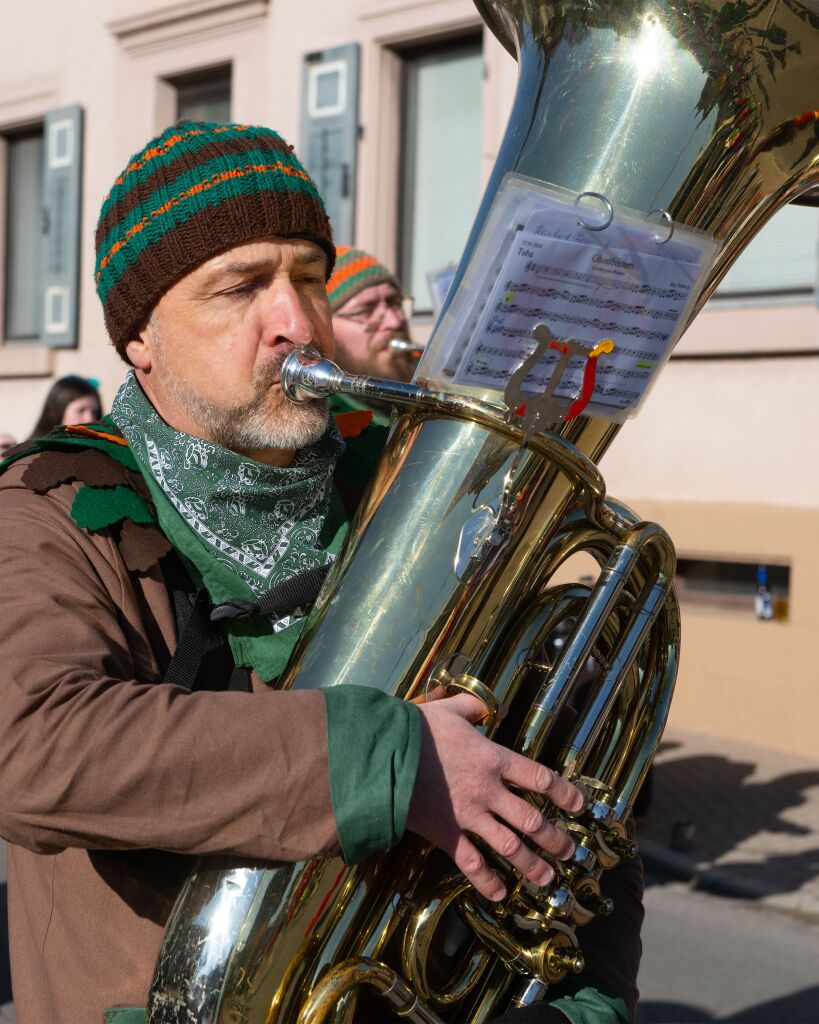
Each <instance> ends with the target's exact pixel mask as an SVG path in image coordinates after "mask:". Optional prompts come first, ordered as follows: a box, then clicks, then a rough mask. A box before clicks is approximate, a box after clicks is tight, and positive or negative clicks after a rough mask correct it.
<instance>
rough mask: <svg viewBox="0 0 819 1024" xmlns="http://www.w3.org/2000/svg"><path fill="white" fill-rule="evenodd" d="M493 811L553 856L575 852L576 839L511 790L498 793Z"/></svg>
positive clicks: (563, 857) (568, 854)
mask: <svg viewBox="0 0 819 1024" xmlns="http://www.w3.org/2000/svg"><path fill="white" fill-rule="evenodd" d="M492 811H493V813H494V814H496V815H497V816H498V817H499V818H502V819H503V820H504V821H505V822H507V823H508V824H509V825H511V826H512V828H514V829H517V831H519V832H522V833H523V834H524V835H527V836H528V837H529V838H530V839H531V840H532V841H533V842H534V843H536V844H537V845H538V846H539V847H540V848H541V850H544V851H545V852H546V853H550V854H551V855H552V856H553V857H557V858H558V859H559V860H566V859H567V858H568V857H571V855H572V853H574V841H573V840H572V838H571V836H569V835H568V833H566V832H564V831H563V829H560V828H558V827H557V826H556V825H553V824H552V823H551V822H549V821H547V820H546V818H545V817H544V816H543V815H542V814H541V813H540V811H539V810H538V809H537V807H532V805H531V804H529V803H527V802H526V801H525V800H522V799H521V798H520V797H519V796H516V795H515V794H514V793H510V792H509V790H507V789H502V790H501V791H500V792H499V793H498V795H497V797H496V798H495V799H494V800H493V802H492Z"/></svg>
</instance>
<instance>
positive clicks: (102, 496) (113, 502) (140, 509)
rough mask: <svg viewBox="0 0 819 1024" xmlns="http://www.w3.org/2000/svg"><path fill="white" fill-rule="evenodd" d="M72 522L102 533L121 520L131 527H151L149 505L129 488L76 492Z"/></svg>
mask: <svg viewBox="0 0 819 1024" xmlns="http://www.w3.org/2000/svg"><path fill="white" fill-rule="evenodd" d="M71 518H72V519H73V520H74V522H75V523H76V524H77V526H80V527H82V528H83V529H85V530H92V531H96V530H104V529H105V527H106V526H113V525H114V523H119V522H121V520H123V519H130V520H131V521H132V522H134V523H146V524H147V523H154V522H156V519H155V518H154V516H153V513H152V512H151V510H150V508H149V507H148V502H147V501H146V500H145V499H144V498H143V497H141V496H140V495H139V494H137V493H136V491H133V490H131V488H130V487H124V486H123V485H122V484H118V485H117V486H116V487H90V486H88V485H86V486H85V487H81V488H80V490H79V491H77V496H76V498H74V502H73V504H72V505H71Z"/></svg>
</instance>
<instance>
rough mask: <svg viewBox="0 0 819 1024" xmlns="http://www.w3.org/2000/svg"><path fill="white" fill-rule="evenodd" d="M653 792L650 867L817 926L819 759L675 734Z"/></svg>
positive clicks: (643, 847) (644, 833) (641, 825)
mask: <svg viewBox="0 0 819 1024" xmlns="http://www.w3.org/2000/svg"><path fill="white" fill-rule="evenodd" d="M652 786H653V789H652V797H651V803H650V806H649V809H648V812H647V813H646V814H645V815H644V816H643V817H642V818H640V819H638V838H639V843H640V852H641V854H642V856H643V860H644V861H645V863H646V866H647V867H652V868H654V869H655V870H659V871H661V872H663V873H665V874H670V875H672V876H674V877H677V878H683V879H691V880H693V881H694V882H695V884H696V885H697V887H699V888H702V889H707V890H710V891H712V892H718V893H721V894H722V895H727V896H734V897H737V898H740V899H748V900H760V901H763V902H764V903H765V904H766V905H769V906H771V907H776V908H779V909H781V910H785V911H789V912H792V913H798V914H801V915H803V916H805V917H809V918H812V919H816V920H819V758H817V759H816V760H807V759H805V758H799V757H793V756H791V755H789V754H786V753H782V752H779V751H776V750H771V749H768V748H765V747H759V746H752V745H750V744H743V743H735V742H733V741H725V740H722V739H720V738H719V737H714V736H707V735H704V734H700V733H690V732H682V731H680V730H673V729H670V730H667V732H666V735H665V737H664V739H663V742H662V744H661V746H660V750H659V752H658V754H657V757H656V759H655V761H654V769H653V780H652Z"/></svg>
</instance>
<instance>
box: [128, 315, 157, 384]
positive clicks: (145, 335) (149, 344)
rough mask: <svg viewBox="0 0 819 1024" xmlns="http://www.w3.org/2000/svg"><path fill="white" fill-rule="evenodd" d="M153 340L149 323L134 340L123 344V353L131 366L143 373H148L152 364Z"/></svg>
mask: <svg viewBox="0 0 819 1024" xmlns="http://www.w3.org/2000/svg"><path fill="white" fill-rule="evenodd" d="M153 340H154V339H153V329H152V327H151V323H150V321H149V322H148V323H147V324H146V325H145V327H144V328H143V329H142V330H141V331H140V332H139V334H138V335H137V337H136V338H134V339H133V340H132V341H129V342H126V344H125V353H126V355H127V356H128V359H129V361H130V363H131V365H132V366H135V367H136V368H137V369H138V370H143V371H144V372H145V373H147V372H148V371H150V369H151V366H152V364H153V358H152V354H151V353H152V350H153Z"/></svg>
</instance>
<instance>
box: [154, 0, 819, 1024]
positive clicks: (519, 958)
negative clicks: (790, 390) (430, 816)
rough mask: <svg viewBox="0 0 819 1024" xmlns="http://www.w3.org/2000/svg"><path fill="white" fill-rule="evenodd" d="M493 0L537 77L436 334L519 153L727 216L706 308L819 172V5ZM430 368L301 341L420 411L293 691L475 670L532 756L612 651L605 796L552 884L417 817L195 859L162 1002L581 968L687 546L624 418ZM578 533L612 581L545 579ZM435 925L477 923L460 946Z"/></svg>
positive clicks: (624, 848) (592, 732) (594, 732)
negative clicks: (479, 872) (491, 897)
mask: <svg viewBox="0 0 819 1024" xmlns="http://www.w3.org/2000/svg"><path fill="white" fill-rule="evenodd" d="M476 3H477V5H478V8H479V10H480V12H481V14H482V16H483V18H484V19H485V21H486V22H487V23H488V25H489V26H490V28H491V29H492V31H493V32H494V33H495V34H496V35H497V36H498V38H499V39H500V40H501V42H502V43H503V44H504V45H505V46H506V48H507V49H508V50H509V51H510V52H512V53H513V54H515V55H516V56H517V57H518V60H519V62H520V77H519V85H518V91H517V94H516V98H515V101H514V108H513V111H512V115H511V119H510V123H509V125H508V128H507V131H506V134H505V137H504V139H503V143H502V146H501V149H500V153H499V156H498V161H497V164H496V167H495V169H494V171H493V174H492V177H491V180H490V182H489V185H488V187H487V190H486V194H485V196H484V199H483V202H482V206H481V209H480V211H479V215H478V219H477V222H476V224H475V227H474V228H473V231H472V234H471V235H470V239H469V241H468V243H467V246H466V250H465V253H464V257H463V259H462V261H461V264H460V266H459V270H458V275H457V277H456V280H455V283H454V285H453V288H452V289H451V291H450V295H449V297H448V300H447V303H446V305H445V307H444V309H443V310H442V313H441V316H440V318H439V321H438V323H437V325H436V330H435V334H434V337H433V339H432V341H431V343H430V347H432V346H433V344H434V342H435V338H440V337H443V336H445V334H446V332H447V331H449V330H451V329H452V320H453V314H452V310H453V308H454V304H455V301H456V299H457V298H458V296H459V295H461V296H462V295H463V294H465V293H466V292H468V290H469V289H470V288H474V287H475V283H474V274H473V270H474V266H473V263H474V261H473V256H474V254H475V252H476V251H477V247H478V245H479V240H480V238H481V232H482V230H483V228H484V226H485V223H486V221H487V218H488V216H489V215H490V212H491V209H492V204H493V201H494V199H495V197H496V195H497V194H498V191H499V189H500V187H501V183H502V181H503V180H504V176H505V175H506V174H507V173H508V172H517V173H518V174H520V175H524V176H527V177H528V178H530V179H537V180H539V181H544V182H551V183H553V184H554V185H557V186H559V187H561V188H562V189H564V190H567V191H568V192H569V193H571V194H575V195H580V194H581V193H594V194H597V195H599V196H602V197H605V201H606V203H608V204H610V205H611V207H612V208H613V209H618V208H620V207H623V208H628V209H629V210H632V211H638V212H639V213H641V214H643V215H648V214H649V213H651V212H653V211H654V212H656V213H655V219H657V220H658V223H662V222H667V223H668V224H669V225H671V226H672V227H673V225H678V226H679V227H680V228H687V229H695V230H699V231H701V232H703V233H706V234H707V235H708V236H710V237H711V238H712V239H713V240H714V241H715V243H716V250H715V253H716V254H715V258H714V259H713V262H712V263H711V266H710V270H709V271H708V273H707V274H706V275H705V276H704V277H703V278H702V279H701V280H700V282H699V284H698V286H697V293H696V295H695V296H694V297H693V301H692V305H691V308H690V310H689V312H688V314H687V316H689V318H690V316H693V314H694V313H695V312H696V311H697V310H698V309H699V308H700V307H701V306H702V304H703V303H704V302H705V300H706V299H707V297H708V296H709V294H710V293H711V292H712V291H713V289H714V288H715V287H716V285H717V283H718V282H719V280H720V278H721V277H722V275H723V274H724V273H725V272H726V270H727V269H728V268H729V266H730V265H731V264H732V262H733V261H734V260H735V258H736V257H737V255H738V254H739V252H740V251H741V250H742V248H743V247H744V246H745V245H746V244H747V242H748V241H749V240H750V239H751V238H752V237H753V235H754V234H755V232H756V231H757V230H758V229H759V228H760V227H761V226H762V225H763V224H764V223H765V221H766V220H767V219H768V218H769V217H770V216H771V215H772V214H773V213H774V212H775V211H776V210H777V209H778V208H780V207H781V206H782V205H783V204H784V203H787V202H789V201H791V200H794V199H796V198H797V197H799V196H800V195H803V194H805V193H807V191H808V190H809V189H810V188H812V187H813V186H815V185H816V184H817V183H819V164H817V160H818V159H819V158H817V155H816V154H817V149H818V147H817V141H818V140H819V113H817V111H816V109H815V107H816V83H817V81H819V4H817V2H816V0H747V2H743V3H736V2H723V0H618V2H617V3H609V2H604V0H476ZM541 319H542V322H543V323H542V325H541V327H544V326H545V327H546V328H548V327H549V307H548V304H545V305H544V309H543V312H542V317H541ZM552 330H554V331H555V332H556V333H559V332H557V328H556V327H552ZM601 340H602V339H601ZM426 363H427V355H425V356H424V359H423V360H422V362H421V365H420V367H419V372H418V375H417V376H418V382H417V383H416V384H414V385H404V386H402V385H396V384H389V383H387V382H373V381H368V380H364V379H361V378H350V377H345V376H344V375H343V374H341V373H340V372H338V371H337V369H336V368H334V367H333V366H332V364H330V365H326V364H321V363H317V362H316V360H315V359H314V358H313V357H312V356H311V355H310V354H309V353H304V352H301V353H298V354H294V356H293V357H291V362H290V364H289V365H288V368H287V373H286V374H283V383H286V384H287V386H288V388H289V389H290V392H291V394H292V396H293V397H294V399H296V400H299V399H302V398H304V397H307V396H310V395H316V394H329V393H332V392H333V391H351V392H354V393H358V394H364V395H367V394H369V395H371V396H374V397H381V398H389V399H393V400H395V401H397V402H399V403H403V404H404V405H405V406H406V409H405V411H403V412H402V413H401V415H399V416H398V418H397V419H396V420H395V422H394V424H393V427H392V431H391V435H390V439H389V442H388V445H387V448H386V451H385V453H384V456H383V458H382V460H381V463H380V465H379V469H378V471H377V474H376V477H375V479H374V481H373V483H372V485H371V487H370V489H369V492H368V494H367V495H366V497H365V499H364V501H363V503H362V506H361V508H360V509H359V511H358V514H357V516H356V519H355V522H354V523H353V526H352V529H351V532H350V535H349V537H348V539H347V541H346V544H345V547H344V549H343V551H342V552H341V554H340V556H339V558H338V560H337V562H336V564H335V566H334V568H333V570H332V572H331V574H330V576H329V578H328V580H327V583H326V585H325V587H324V589H323V591H322V593H321V595H320V596H319V599H318V601H317V602H316V605H315V607H314V609H313V611H312V613H311V615H310V617H309V621H308V624H307V627H306V628H305V631H304V634H303V637H302V639H301V641H300V642H299V645H298V648H297V650H296V652H295V654H294V657H293V659H292V663H291V665H290V666H289V668H288V670H287V672H286V674H285V676H284V678H283V679H282V682H281V685H282V686H283V687H320V686H330V685H344V684H345V683H348V682H350V683H358V684H366V685H371V686H375V687H379V688H381V689H382V690H384V691H386V692H389V693H391V694H395V695H397V696H399V697H413V696H415V695H417V694H419V693H420V692H422V691H423V690H424V688H425V687H426V686H427V685H428V684H429V683H430V681H433V682H436V683H437V682H443V683H444V684H446V685H449V686H453V687H455V688H458V687H467V688H471V689H472V690H473V692H477V693H478V694H479V695H481V696H482V697H484V699H485V700H486V702H487V704H488V705H491V703H492V702H493V700H496V699H497V700H501V701H503V702H504V703H506V704H507V705H509V706H510V708H511V709H512V711H511V713H510V718H511V719H512V720H513V721H514V722H515V729H514V734H513V735H512V736H511V737H507V738H506V740H505V741H506V742H510V743H513V744H514V745H515V746H516V748H517V749H519V750H521V751H522V752H524V753H526V754H527V755H528V756H531V757H538V756H539V755H540V753H541V751H542V749H543V746H544V743H545V742H546V740H547V739H548V738H549V735H550V732H551V731H552V729H553V726H554V723H555V721H556V719H557V717H558V716H559V714H560V711H561V709H562V708H563V707H564V705H565V702H566V700H567V698H568V696H569V695H570V694H571V693H572V691H573V689H574V688H575V686H576V684H577V681H578V678H579V676H580V674H581V672H582V671H583V667H584V665H585V664H586V662H587V660H588V658H589V656H590V655H593V656H594V658H595V659H596V661H597V663H598V664H599V665H602V666H603V668H602V671H600V672H599V673H598V674H597V676H596V678H595V680H594V682H593V684H592V685H591V688H590V694H589V697H588V700H587V704H586V709H585V712H584V713H583V714H582V715H581V717H580V718H579V720H578V722H577V723H576V724H575V726H574V727H573V729H572V731H571V732H570V734H569V735H568V736H567V737H566V738H565V739H564V740H563V746H562V749H561V752H560V754H559V755H558V763H557V764H556V766H555V767H557V769H558V770H559V771H562V772H563V773H565V774H566V775H567V776H569V777H571V778H572V779H575V780H577V781H578V782H579V783H580V784H582V785H583V786H584V787H585V790H586V794H587V800H586V806H585V809H584V811H583V812H582V813H581V814H580V816H578V817H577V818H576V819H575V820H573V821H569V822H567V823H566V827H567V828H569V829H570V830H571V831H572V833H573V835H574V837H575V839H576V842H577V847H576V852H575V855H574V857H573V858H572V860H570V861H569V862H568V863H567V864H566V865H565V866H564V867H563V868H561V870H560V871H559V872H558V876H557V878H556V879H555V882H554V883H553V884H552V885H551V886H549V887H546V888H545V889H544V890H541V891H534V890H533V889H532V887H531V886H528V885H523V884H520V883H518V884H515V883H514V882H512V884H510V885H509V886H508V887H507V888H508V893H509V895H508V897H507V899H506V900H505V901H504V903H503V904H502V905H501V906H499V907H492V906H489V905H487V904H486V903H484V902H483V901H482V900H481V899H480V898H478V897H476V895H475V893H474V892H473V891H471V889H470V887H469V886H468V885H467V884H466V883H465V881H464V880H463V878H462V877H459V876H458V875H457V873H453V872H452V870H451V868H450V869H444V870H441V867H440V863H439V859H438V857H437V856H435V855H432V856H431V855H430V851H429V849H428V848H426V847H424V846H423V844H421V843H420V842H418V841H416V840H415V839H413V838H412V837H409V838H407V839H406V840H405V841H404V842H403V843H402V844H401V845H400V846H399V847H398V848H396V849H394V850H391V851H387V852H385V853H383V854H380V855H378V856H375V857H372V858H370V859H369V860H368V861H367V862H365V863H363V864H358V865H354V866H351V867H346V866H345V865H344V864H343V863H342V862H341V861H339V860H327V861H315V862H311V863H302V864H295V865H292V864H288V865H268V864H247V863H231V862H225V863H216V862H214V861H207V862H204V863H203V864H201V865H200V867H199V868H198V870H196V871H195V872H194V874H193V875H192V876H191V877H190V879H189V880H188V882H187V884H186V885H185V887H184V889H183V891H182V893H181V895H180V898H179V900H178V902H177V905H176V907H175V909H174V912H173V914H172V916H171V920H170V923H169V926H168V931H167V934H166V937H165V941H164V943H163V946H162V949H161V952H160V955H159V961H158V965H157V971H156V977H155V980H154V984H153V986H152V989H151V993H150V1001H149V1017H148V1019H149V1020H150V1021H151V1022H153V1024H158V1022H171V1021H180V1020H184V1021H186V1022H191V1024H193V1022H197V1024H206V1022H208V1024H215V1022H220V1024H239V1022H243V1024H244V1022H247V1024H262V1022H267V1024H274V1022H278V1024H293V1022H296V1021H299V1022H301V1024H318V1022H319V1021H329V1020H332V1021H334V1022H335V1024H341V1022H349V1021H351V1020H353V1016H354V1013H355V1007H356V1000H357V997H358V993H359V991H360V989H361V986H369V987H371V988H375V989H376V990H377V991H378V992H380V993H381V994H382V995H383V998H384V999H385V1001H386V1003H387V1004H388V1005H389V1006H390V1007H391V1009H392V1010H393V1011H394V1012H395V1013H397V1014H399V1015H402V1016H405V1017H407V1018H408V1019H409V1020H412V1021H416V1022H433V1021H442V1020H457V1021H470V1022H482V1021H485V1020H487V1019H489V1018H490V1017H491V1016H492V1015H495V1014H497V1013H499V1012H502V1011H503V1010H504V1009H505V1008H507V1007H509V1006H511V1005H527V1004H530V1003H535V1002H538V1001H539V1000H541V999H542V998H543V996H544V993H545V992H546V991H547V989H548V986H549V985H550V984H552V983H554V982H556V981H559V980H560V979H562V978H563V977H564V976H565V974H566V972H568V971H578V970H581V969H582V966H583V960H582V952H581V950H580V948H579V944H578V941H577V935H576V932H577V928H578V926H579V925H582V924H584V923H585V922H586V921H588V920H589V919H590V918H591V917H592V916H593V915H594V914H595V913H605V912H608V911H610V910H611V907H610V906H608V905H607V903H606V901H605V899H603V897H602V896H601V892H600V885H599V879H600V875H601V873H602V871H603V870H605V869H606V868H610V867H612V866H613V865H615V864H616V863H617V862H618V860H619V858H620V857H622V856H628V855H630V854H632V853H633V852H634V851H633V849H632V847H631V844H630V842H629V840H628V838H627V835H626V825H627V822H628V818H629V814H630V809H631V805H632V802H633V800H634V797H635V794H636V793H637V791H638V789H639V786H640V783H641V781H642V779H643V778H644V776H645V773H646V771H647V768H648V765H649V763H650V760H651V757H652V755H653V752H654V750H655V747H656V745H657V742H658V741H659V738H660V736H661V733H662V730H663V726H664V723H665V719H666V715H667V712H668V706H669V702H670V698H671V691H672V688H673V683H674V678H675V674H676V666H677V657H678V645H679V615H678V608H677V603H676V599H675V597H674V592H673V586H672V579H673V573H674V552H673V547H672V545H671V543H670V541H669V539H668V537H667V535H666V534H665V533H664V532H663V531H662V530H661V529H660V528H659V527H658V526H656V525H653V524H650V523H644V522H640V521H639V520H638V518H637V517H636V516H635V515H634V514H633V513H632V512H631V511H630V510H629V509H628V508H626V507H624V506H623V505H621V504H618V503H617V502H615V501H612V500H611V499H609V498H607V496H606V492H605V486H604V483H603V479H602V477H601V475H600V473H599V471H598V469H597V462H598V461H599V459H600V458H601V456H602V455H603V454H604V452H605V451H606V449H607V447H608V446H609V444H610V443H611V442H612V440H613V438H614V436H615V434H616V433H617V429H618V424H617V423H614V422H611V421H610V420H607V419H603V418H600V417H598V416H595V415H586V416H582V415H581V416H578V417H575V418H573V419H571V420H568V419H566V418H562V417H561V416H557V415H556V416H555V417H554V418H553V419H552V421H551V422H546V423H543V422H539V423H537V424H536V428H537V429H532V430H527V429H525V428H524V427H523V426H522V425H521V422H520V421H519V420H518V419H516V418H515V416H514V415H512V414H511V413H510V410H509V408H507V407H506V406H505V405H504V403H503V402H502V401H493V400H492V396H491V395H487V394H483V393H476V392H475V391H474V389H473V390H470V389H469V388H466V389H463V388H462V389H460V390H459V389H458V388H454V389H449V390H447V389H446V388H445V387H443V386H442V382H441V380H440V379H425V380H424V379H423V378H424V377H425V364H426ZM427 377H428V375H427ZM422 384H423V386H422ZM496 397H497V396H496ZM580 551H583V552H588V553H590V554H591V555H592V556H593V557H594V558H595V559H596V560H597V562H598V564H599V565H600V575H599V578H598V579H597V581H596V582H595V583H594V584H593V585H591V586H588V587H587V586H582V585H562V586H556V585H551V581H552V579H553V577H554V575H555V573H556V572H557V570H558V569H559V568H560V566H561V565H562V564H563V563H564V562H565V561H566V559H567V558H569V557H570V556H571V555H573V554H575V553H576V552H580ZM566 622H569V623H571V624H572V625H571V628H570V632H569V633H568V637H567V638H566V640H565V643H564V645H563V647H562V650H561V652H560V653H559V656H558V657H557V658H555V659H553V660H552V662H551V663H549V661H547V660H546V659H545V656H544V653H543V652H544V650H545V648H546V646H547V642H548V640H549V638H550V637H551V636H553V634H554V631H555V629H556V628H558V627H559V626H560V624H561V623H566ZM492 728H495V727H494V726H493V727H492ZM507 731H508V730H507ZM444 933H446V934H447V936H448V941H449V939H451V937H452V935H453V934H456V935H458V936H460V939H459V941H460V943H461V945H460V949H461V955H460V958H459V960H458V962H457V965H456V967H455V968H452V967H451V966H450V967H448V966H447V964H448V963H451V961H446V960H445V959H444V957H443V954H442V948H443V946H444V942H443V938H442V936H443V935H444ZM581 934H582V933H581Z"/></svg>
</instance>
